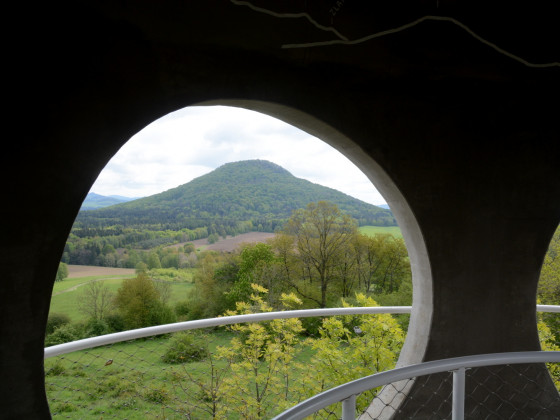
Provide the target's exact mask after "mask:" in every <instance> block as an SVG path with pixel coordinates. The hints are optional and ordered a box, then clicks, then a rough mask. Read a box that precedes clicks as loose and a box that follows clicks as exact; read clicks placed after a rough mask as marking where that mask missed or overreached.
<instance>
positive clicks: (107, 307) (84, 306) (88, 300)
mask: <svg viewBox="0 0 560 420" xmlns="http://www.w3.org/2000/svg"><path fill="white" fill-rule="evenodd" d="M113 299H114V293H113V292H112V291H111V290H110V289H109V287H107V285H106V284H105V282H104V281H103V280H99V281H90V282H89V283H86V284H85V285H84V286H82V290H81V291H80V294H79V298H78V309H79V310H80V312H82V313H83V314H84V315H86V316H87V317H88V318H90V319H94V320H99V321H102V320H103V319H104V318H105V316H107V315H108V314H109V312H110V311H111V309H112V308H113V307H114V302H113Z"/></svg>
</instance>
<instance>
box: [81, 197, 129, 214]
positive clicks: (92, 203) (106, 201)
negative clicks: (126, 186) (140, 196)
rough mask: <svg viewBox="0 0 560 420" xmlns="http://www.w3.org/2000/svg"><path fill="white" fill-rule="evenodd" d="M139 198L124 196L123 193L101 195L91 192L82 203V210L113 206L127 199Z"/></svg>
mask: <svg viewBox="0 0 560 420" xmlns="http://www.w3.org/2000/svg"><path fill="white" fill-rule="evenodd" d="M136 199H137V198H131V197H123V196H122V195H109V196H106V195H100V194H96V193H89V194H88V195H87V196H86V199H85V200H84V202H83V203H82V207H81V208H80V210H95V209H100V208H102V207H108V206H112V205H114V204H119V203H126V202H127V201H132V200H136Z"/></svg>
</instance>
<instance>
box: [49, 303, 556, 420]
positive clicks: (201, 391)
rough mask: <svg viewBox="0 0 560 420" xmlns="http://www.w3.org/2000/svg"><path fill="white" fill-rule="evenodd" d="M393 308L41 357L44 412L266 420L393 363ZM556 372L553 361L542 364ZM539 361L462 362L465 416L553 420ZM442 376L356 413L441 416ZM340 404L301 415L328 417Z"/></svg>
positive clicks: (410, 383) (447, 385)
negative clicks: (490, 364)
mask: <svg viewBox="0 0 560 420" xmlns="http://www.w3.org/2000/svg"><path fill="white" fill-rule="evenodd" d="M403 341H404V335H403V333H402V330H400V328H399V326H398V324H397V322H396V321H395V320H394V318H393V317H391V316H389V315H387V314H380V315H345V316H333V317H320V318H306V319H298V318H292V319H277V320H272V321H263V322H255V323H243V324H236V325H231V326H220V327H213V328H205V329H199V330H196V331H185V332H178V333H172V334H164V335H157V336H152V337H148V338H141V339H135V340H131V341H126V342H120V343H115V344H110V345H104V346H101V347H96V348H92V349H87V350H80V351H75V352H72V353H68V354H64V355H61V356H56V357H51V358H48V359H46V360H45V384H46V389H47V396H48V400H49V404H50V408H51V412H52V415H53V417H54V418H71V419H101V418H102V419H109V418H117V419H175V418H177V419H178V418H182V419H184V418H187V419H268V418H272V417H274V416H275V415H277V414H279V413H281V412H283V411H284V410H285V409H287V408H289V407H292V406H294V405H295V404H297V403H299V402H301V401H303V400H305V399H307V398H309V397H312V396H313V395H316V394H318V393H320V392H322V391H324V390H326V389H330V388H333V387H335V386H338V385H341V384H344V383H346V382H348V381H351V380H354V379H358V378H361V377H364V376H367V375H371V374H374V373H377V372H381V371H386V370H389V369H392V368H393V367H394V365H395V363H396V360H397V358H398V354H399V351H400V347H401V345H402V342H403ZM551 367H552V370H554V371H558V369H559V368H560V367H559V366H558V364H554V365H551ZM547 383H550V384H552V380H551V376H550V373H549V371H548V370H546V369H545V368H544V366H542V365H538V366H536V365H511V366H510V365H505V366H496V367H484V368H483V367H480V368H473V369H469V370H467V374H466V389H467V398H466V410H465V413H466V418H488V419H494V418H496V419H502V418H504V419H517V418H543V419H547V418H560V406H559V397H558V392H557V391H556V390H555V389H554V386H552V387H551V386H547ZM451 401H452V373H450V372H444V373H438V374H433V375H426V376H421V377H416V378H411V379H407V380H402V381H399V382H395V383H392V384H389V385H386V386H385V387H383V388H381V387H380V388H376V389H373V390H370V391H367V392H364V393H362V394H360V395H359V396H358V398H357V405H356V417H359V418H360V419H387V418H391V417H392V416H395V418H399V419H400V418H430V419H438V418H441V419H447V418H451ZM340 416H341V404H340V403H338V404H335V405H332V406H329V407H327V408H326V409H322V410H320V411H318V412H317V413H315V414H314V415H313V416H312V417H311V418H317V419H338V418H340Z"/></svg>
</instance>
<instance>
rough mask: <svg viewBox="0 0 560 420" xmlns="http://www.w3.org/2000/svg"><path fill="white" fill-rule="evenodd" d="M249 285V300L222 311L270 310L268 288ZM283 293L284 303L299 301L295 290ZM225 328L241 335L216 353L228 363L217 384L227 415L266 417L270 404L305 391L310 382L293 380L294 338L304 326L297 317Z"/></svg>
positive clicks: (278, 405)
mask: <svg viewBox="0 0 560 420" xmlns="http://www.w3.org/2000/svg"><path fill="white" fill-rule="evenodd" d="M252 288H253V292H254V293H253V294H252V295H251V302H249V303H242V302H238V304H237V309H236V310H235V311H228V312H227V313H226V315H239V314H247V313H255V312H270V311H271V310H272V307H270V306H269V305H268V304H267V303H266V301H265V298H264V296H265V295H266V294H267V290H266V289H265V288H263V287H262V286H259V285H256V284H253V285H252ZM281 299H282V303H283V305H284V307H285V308H286V309H291V308H293V307H294V306H299V305H300V304H301V301H300V300H299V299H298V298H297V297H296V296H295V295H283V296H282V298H281ZM229 328H230V329H231V330H232V331H235V332H237V333H239V336H237V337H234V338H233V339H232V340H231V343H230V345H229V346H225V347H219V348H218V350H217V351H218V357H219V358H220V359H223V360H226V361H227V362H228V365H229V367H230V369H231V374H230V375H227V376H226V377H225V378H224V380H223V384H222V385H221V388H220V392H221V399H222V401H223V404H224V410H225V413H226V417H231V416H239V417H241V418H247V419H260V418H268V417H270V414H271V412H270V410H271V409H272V408H274V409H275V410H277V409H279V408H280V409H282V408H287V407H288V406H289V405H291V403H290V401H294V400H296V401H297V400H298V399H299V398H301V396H302V395H307V394H308V393H309V390H308V389H307V388H310V387H311V384H310V383H308V382H307V381H306V380H302V381H301V382H296V381H293V380H292V379H293V377H292V376H293V375H294V371H295V370H297V369H303V366H302V365H301V364H300V363H298V362H297V361H296V360H295V356H296V353H297V351H298V349H297V347H296V344H297V343H298V342H299V334H300V333H301V332H302V331H303V327H302V326H301V322H300V321H299V320H298V319H277V320H273V321H269V322H266V323H252V324H237V325H233V326H231V327H229ZM279 396H282V398H278V397H279Z"/></svg>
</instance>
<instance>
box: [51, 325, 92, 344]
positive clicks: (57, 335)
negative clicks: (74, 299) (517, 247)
mask: <svg viewBox="0 0 560 420" xmlns="http://www.w3.org/2000/svg"><path fill="white" fill-rule="evenodd" d="M82 335H83V331H82V329H81V328H80V327H79V326H77V325H76V324H65V325H62V326H60V327H58V328H57V329H56V330H54V332H53V333H52V334H49V335H47V337H46V338H45V347H50V346H56V345H58V344H63V343H69V342H71V341H75V340H79V339H80V338H82Z"/></svg>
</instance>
